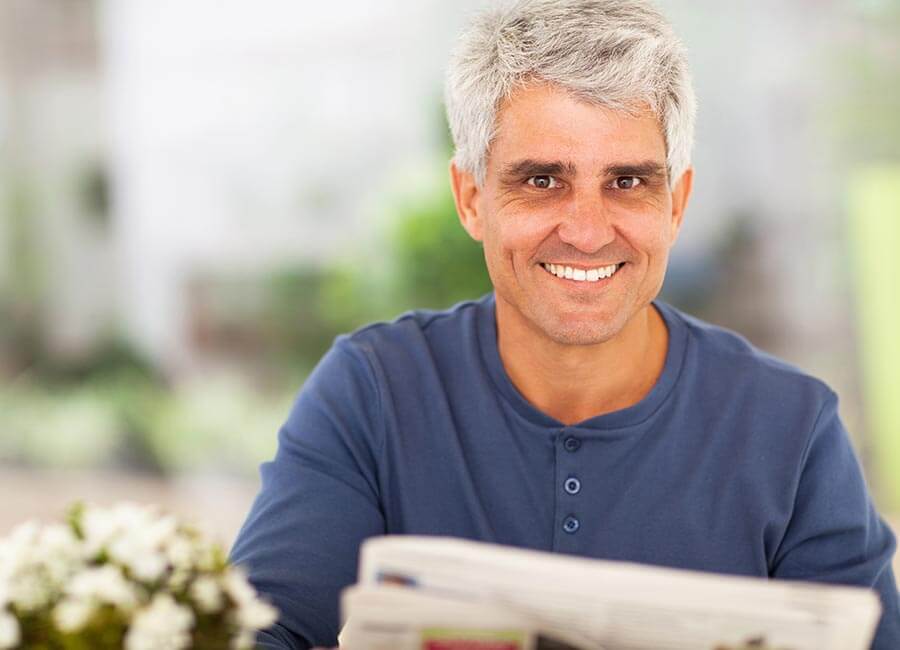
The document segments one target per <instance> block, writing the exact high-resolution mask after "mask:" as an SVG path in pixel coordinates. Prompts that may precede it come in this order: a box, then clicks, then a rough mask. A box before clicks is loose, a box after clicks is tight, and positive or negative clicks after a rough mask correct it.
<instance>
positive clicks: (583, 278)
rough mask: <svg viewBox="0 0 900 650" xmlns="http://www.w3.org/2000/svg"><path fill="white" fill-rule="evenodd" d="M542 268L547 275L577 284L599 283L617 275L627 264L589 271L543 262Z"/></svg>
mask: <svg viewBox="0 0 900 650" xmlns="http://www.w3.org/2000/svg"><path fill="white" fill-rule="evenodd" d="M541 266H542V267H543V268H544V270H545V271H547V273H550V274H552V275H555V276H556V277H558V278H561V279H565V280H573V281H575V282H599V281H600V280H605V279H607V278H611V277H612V276H613V275H615V274H616V272H617V271H618V270H619V269H621V268H622V267H623V266H625V262H620V263H618V264H609V265H607V266H597V267H594V268H589V269H584V268H577V267H574V266H564V265H562V264H550V263H548V262H542V263H541Z"/></svg>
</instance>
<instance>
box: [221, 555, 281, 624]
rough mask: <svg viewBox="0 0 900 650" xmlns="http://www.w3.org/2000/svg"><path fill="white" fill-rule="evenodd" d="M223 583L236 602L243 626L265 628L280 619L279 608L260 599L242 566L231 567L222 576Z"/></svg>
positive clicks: (237, 617)
mask: <svg viewBox="0 0 900 650" xmlns="http://www.w3.org/2000/svg"><path fill="white" fill-rule="evenodd" d="M222 583H223V586H224V587H225V591H226V593H227V594H228V595H229V596H230V597H231V599H232V600H233V601H234V602H235V605H236V607H237V610H236V611H235V614H234V615H235V619H236V620H237V623H238V625H240V626H241V627H243V628H252V629H254V630H264V629H266V628H267V627H271V625H272V624H273V623H274V622H275V621H276V620H277V619H278V610H277V609H275V608H274V607H272V606H271V605H269V604H268V603H264V602H262V601H261V600H260V599H259V597H258V596H257V594H256V590H255V589H254V588H253V585H251V584H250V582H249V581H248V580H247V576H246V574H245V573H244V571H243V570H242V569H241V568H240V567H232V568H231V569H229V570H228V571H227V572H226V573H225V575H224V576H222Z"/></svg>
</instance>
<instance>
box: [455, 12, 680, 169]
mask: <svg viewBox="0 0 900 650" xmlns="http://www.w3.org/2000/svg"><path fill="white" fill-rule="evenodd" d="M534 81H540V82H545V83H551V84H555V85H558V86H560V87H562V88H564V89H566V90H568V91H569V92H571V93H573V94H574V95H575V96H577V97H579V98H581V99H584V100H586V101H589V102H592V103H595V104H597V105H600V106H604V107H606V108H609V109H612V110H616V111H625V112H628V113H630V114H636V113H637V112H639V111H640V110H641V108H642V107H644V108H645V107H646V106H647V105H649V107H650V110H651V111H652V112H653V114H654V115H656V117H657V119H658V120H659V123H660V127H661V129H662V133H663V136H664V138H665V141H666V164H667V167H668V173H669V182H670V185H672V186H674V184H675V183H676V182H677V181H678V179H679V178H680V177H681V174H682V173H683V172H684V171H685V170H686V169H687V168H688V166H689V165H690V160H691V148H692V146H693V139H694V114H695V111H696V108H695V99H694V91H693V88H692V86H691V79H690V73H689V71H688V66H687V57H686V54H685V50H684V47H683V45H682V44H681V41H680V40H679V39H678V37H677V36H676V35H675V32H674V31H673V30H672V27H671V26H670V25H669V23H668V22H667V21H666V19H665V18H664V17H663V16H662V15H661V14H660V13H659V12H658V11H657V10H656V9H655V8H654V7H653V5H651V4H650V3H649V2H646V1H644V0H519V1H518V2H514V3H513V4H511V5H507V6H505V7H502V8H498V9H492V10H488V11H485V12H483V13H481V14H479V15H477V16H476V17H475V20H474V21H473V23H472V25H471V27H470V28H469V29H468V30H467V31H466V32H465V33H463V35H462V36H461V37H460V40H459V43H458V45H457V47H456V50H455V51H454V54H453V56H452V58H451V61H450V66H449V68H448V70H447V84H446V89H445V101H446V106H447V118H448V120H449V122H450V130H451V132H452V134H453V142H454V144H455V146H456V154H455V156H454V162H455V163H456V165H457V166H458V167H459V168H460V169H463V170H465V171H468V172H470V173H472V174H473V175H474V176H475V180H476V182H477V183H478V185H483V184H484V180H485V175H486V171H487V169H486V168H487V157H488V152H489V149H490V145H491V142H492V140H493V138H494V136H495V135H496V128H497V111H498V109H499V108H500V105H501V103H502V101H503V100H504V99H505V98H508V97H509V96H510V95H511V94H512V93H513V92H514V91H515V90H516V88H518V87H521V86H523V85H525V84H527V83H529V82H534Z"/></svg>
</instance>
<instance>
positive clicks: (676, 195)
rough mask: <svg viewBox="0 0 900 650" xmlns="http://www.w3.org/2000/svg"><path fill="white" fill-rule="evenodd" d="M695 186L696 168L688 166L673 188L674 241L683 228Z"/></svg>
mask: <svg viewBox="0 0 900 650" xmlns="http://www.w3.org/2000/svg"><path fill="white" fill-rule="evenodd" d="M693 187H694V168H693V167H688V168H687V169H686V170H684V173H683V174H682V175H681V178H679V179H678V182H677V183H675V187H674V188H673V189H672V243H673V244H674V243H675V240H676V239H678V232H679V231H680V230H681V224H682V222H683V221H684V211H685V209H686V208H687V204H688V199H689V198H690V197H691V190H692V189H693Z"/></svg>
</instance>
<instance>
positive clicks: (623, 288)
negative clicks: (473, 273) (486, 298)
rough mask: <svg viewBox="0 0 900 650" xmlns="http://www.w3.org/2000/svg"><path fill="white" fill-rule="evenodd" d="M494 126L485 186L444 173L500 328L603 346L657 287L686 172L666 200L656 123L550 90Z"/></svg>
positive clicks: (523, 93)
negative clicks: (482, 264)
mask: <svg viewBox="0 0 900 650" xmlns="http://www.w3.org/2000/svg"><path fill="white" fill-rule="evenodd" d="M497 124H498V129H497V135H496V137H495V139H494V141H493V143H492V144H491V151H490V155H489V157H488V161H487V175H486V178H485V182H484V184H483V186H481V187H478V186H477V184H476V183H475V181H474V178H473V177H472V176H471V174H468V173H466V172H462V171H460V170H458V169H456V168H455V167H453V168H452V170H451V171H452V180H453V190H454V195H455V197H456V202H457V209H458V211H459V214H460V219H461V221H462V223H463V226H464V227H465V228H466V230H467V231H468V232H469V234H470V235H471V236H472V237H473V238H474V239H476V240H478V241H481V242H482V243H483V246H484V256H485V260H486V262H487V268H488V273H489V274H490V277H491V280H492V282H493V284H494V289H495V292H496V296H497V312H498V313H497V318H498V323H501V322H506V323H512V322H513V321H515V322H514V323H513V324H515V325H518V326H520V327H518V328H516V329H517V330H518V331H530V332H532V333H534V334H535V335H538V336H542V337H547V338H549V339H550V340H552V341H555V342H557V343H560V344H564V345H592V344H597V343H603V342H606V341H609V340H610V339H612V338H614V337H615V336H616V335H617V334H619V333H620V332H621V331H622V330H623V328H625V327H626V326H627V324H628V323H629V322H630V321H631V320H632V319H633V318H634V317H635V315H637V314H639V313H640V312H641V311H642V310H646V309H647V308H648V306H649V304H650V302H651V301H652V300H653V299H654V298H655V297H656V295H657V294H658V293H659V290H660V288H661V287H662V283H663V278H664V276H665V270H666V264H667V262H668V257H669V249H670V248H671V247H672V245H673V244H674V243H675V239H676V237H677V235H678V230H679V227H680V225H681V219H682V214H683V210H684V207H685V204H686V202H687V197H688V195H689V193H690V185H691V176H692V173H691V171H690V170H689V171H688V172H686V173H685V174H684V175H683V176H682V178H681V179H680V180H679V182H678V183H677V184H676V186H675V189H674V190H672V189H670V185H669V179H668V178H667V174H666V146H665V140H664V138H663V135H662V132H661V128H660V125H659V123H658V121H657V119H656V118H655V117H654V116H652V115H650V114H649V113H648V114H645V115H640V116H637V117H635V116H631V115H628V114H624V113H618V112H614V111H611V110H608V109H606V108H602V107H598V106H596V105H592V104H589V103H587V102H584V101H582V100H579V99H577V98H575V97H574V96H572V95H571V94H569V93H568V92H566V91H565V90H563V89H560V88H559V87H554V86H552V85H535V86H530V87H528V88H526V89H522V90H519V91H517V92H516V93H515V94H514V95H512V97H510V98H509V100H507V101H506V102H505V103H504V105H502V106H501V108H500V110H499V113H498V116H497ZM560 276H562V277H560Z"/></svg>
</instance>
